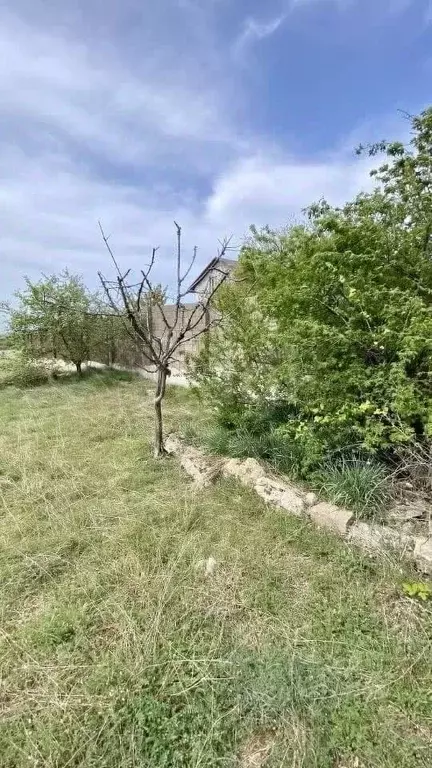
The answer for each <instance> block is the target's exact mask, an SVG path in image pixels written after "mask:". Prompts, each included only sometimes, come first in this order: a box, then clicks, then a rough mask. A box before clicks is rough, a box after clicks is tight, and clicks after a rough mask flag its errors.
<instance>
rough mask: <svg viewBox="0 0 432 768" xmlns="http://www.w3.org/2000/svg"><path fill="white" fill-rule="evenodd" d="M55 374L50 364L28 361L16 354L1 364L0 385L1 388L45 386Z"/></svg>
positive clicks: (40, 361) (41, 361)
mask: <svg viewBox="0 0 432 768" xmlns="http://www.w3.org/2000/svg"><path fill="white" fill-rule="evenodd" d="M54 373H55V371H54V368H53V366H52V364H48V363H45V362H44V361H43V360H28V359H26V358H24V357H22V356H21V355H19V354H17V355H14V356H12V357H10V358H4V359H3V360H2V362H1V374H2V375H1V378H0V384H1V386H3V387H8V386H9V387H18V388H19V389H27V388H28V387H39V386H41V385H42V384H46V383H47V382H48V381H49V380H50V378H52V376H53V374H54Z"/></svg>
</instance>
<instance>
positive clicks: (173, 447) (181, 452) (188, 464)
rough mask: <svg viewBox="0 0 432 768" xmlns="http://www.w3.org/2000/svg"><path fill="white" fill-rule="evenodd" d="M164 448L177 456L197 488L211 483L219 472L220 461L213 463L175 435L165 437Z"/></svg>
mask: <svg viewBox="0 0 432 768" xmlns="http://www.w3.org/2000/svg"><path fill="white" fill-rule="evenodd" d="M165 450H166V451H167V453H170V454H174V455H176V456H178V457H179V459H180V464H181V466H182V467H183V469H184V470H185V472H187V473H188V475H190V477H192V478H193V480H194V481H195V484H196V486H197V487H198V488H206V487H207V486H208V485H211V484H212V483H213V482H214V481H215V479H216V477H217V476H218V475H219V474H220V471H221V463H220V462H216V463H215V461H214V460H212V459H210V458H209V457H208V456H206V455H205V454H204V453H202V452H201V451H199V450H198V449H197V448H193V447H191V446H187V445H185V443H183V441H182V440H180V438H179V437H177V435H169V436H168V437H167V439H166V440H165Z"/></svg>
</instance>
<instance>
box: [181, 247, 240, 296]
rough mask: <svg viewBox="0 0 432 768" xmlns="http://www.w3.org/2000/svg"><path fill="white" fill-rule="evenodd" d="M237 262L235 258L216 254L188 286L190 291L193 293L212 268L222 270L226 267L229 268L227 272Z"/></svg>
mask: <svg viewBox="0 0 432 768" xmlns="http://www.w3.org/2000/svg"><path fill="white" fill-rule="evenodd" d="M234 264H237V262H236V260H235V259H226V258H225V257H222V258H220V257H219V256H216V257H215V258H214V259H212V260H211V261H210V262H209V263H208V264H207V266H206V267H204V269H203V270H202V272H200V274H199V275H198V277H197V278H195V280H194V281H193V283H191V284H190V286H189V288H188V293H193V292H194V291H195V289H196V287H197V286H198V285H199V284H200V282H201V281H202V280H204V278H205V277H206V275H208V273H209V272H211V271H212V269H215V267H217V268H218V269H220V270H221V271H223V270H224V267H226V268H227V272H230V271H231V269H232V268H233V265H234Z"/></svg>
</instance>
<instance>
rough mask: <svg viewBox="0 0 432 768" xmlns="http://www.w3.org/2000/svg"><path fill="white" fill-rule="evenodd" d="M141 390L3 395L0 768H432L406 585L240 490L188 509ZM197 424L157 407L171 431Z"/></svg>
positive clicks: (187, 490)
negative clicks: (212, 563)
mask: <svg viewBox="0 0 432 768" xmlns="http://www.w3.org/2000/svg"><path fill="white" fill-rule="evenodd" d="M147 387H148V385H147V384H145V383H144V382H143V381H142V380H137V379H130V380H127V378H126V379H124V380H123V379H122V377H121V376H120V375H115V376H110V375H109V374H102V373H99V374H95V375H93V376H91V377H89V378H87V379H85V380H84V381H82V382H80V381H77V380H76V379H73V378H71V379H70V380H69V381H62V382H57V383H54V384H50V385H46V386H43V387H39V388H36V389H32V390H27V391H24V390H23V391H21V390H17V389H13V388H7V389H3V390H2V391H0V444H1V451H0V501H1V512H0V546H1V549H0V579H1V582H0V584H1V586H0V590H1V597H0V610H1V628H0V643H1V645H0V664H1V687H0V706H1V718H0V765H1V766H2V768H12V767H14V768H15V767H17V766H20V767H21V766H44V767H45V766H46V767H48V768H54V766H55V767H56V768H66V767H68V768H69V767H72V766H83V767H85V768H120V767H121V768H132V766H134V767H135V766H136V767H138V766H139V767H142V768H144V767H146V768H147V767H148V768H180V766H182V767H183V766H184V767H185V768H186V767H187V768H198V767H201V768H207V767H210V766H225V767H226V768H228V767H229V766H231V767H234V766H238V767H239V768H257V767H258V766H264V765H265V766H273V767H274V766H286V767H287V768H312V767H314V768H395V767H396V766H397V767H398V768H408V767H410V768H411V767H412V768H414V766H416V767H417V766H429V767H430V766H431V765H432V612H431V608H430V606H429V605H428V604H425V605H423V604H420V603H417V602H415V601H412V600H409V599H408V598H406V597H403V596H402V594H401V584H402V582H403V581H404V579H405V578H406V577H407V576H408V577H409V572H408V573H407V572H405V571H404V570H403V569H402V568H401V566H400V565H398V564H397V563H392V562H391V561H390V560H386V561H385V562H384V563H382V564H378V563H376V562H374V561H372V560H369V559H368V558H366V557H363V556H361V555H360V554H359V553H357V552H354V551H351V550H350V549H348V548H347V547H346V546H345V545H344V544H343V543H341V542H339V541H338V540H336V539H335V538H333V537H331V536H326V535H323V534H321V533H318V532H317V531H315V530H314V529H313V528H312V527H311V526H309V525H308V524H307V523H305V522H303V521H300V520H298V519H297V518H294V517H290V516H289V515H286V514H284V513H282V512H279V511H275V510H270V509H266V508H265V506H264V505H263V504H262V503H261V502H260V500H259V499H258V498H256V497H255V496H254V494H253V493H252V492H248V491H247V490H244V489H242V488H240V487H239V486H237V485H236V484H235V483H234V482H228V481H221V482H220V483H218V484H217V485H216V486H215V487H214V488H211V489H209V490H206V491H204V492H200V493H196V492H195V491H194V488H193V487H192V485H191V483H190V481H189V480H188V478H187V477H186V476H185V474H184V473H183V472H182V471H181V469H180V468H179V466H178V465H177V462H176V461H175V460H174V459H167V460H164V461H155V460H153V458H152V457H151V452H150V440H151V435H152V412H151V402H150V392H149V390H148V389H147ZM195 409H196V404H195V403H194V402H193V400H192V399H191V395H190V394H189V393H188V392H186V391H183V390H176V391H170V392H169V393H168V401H167V416H168V421H169V424H170V425H171V426H172V427H178V426H179V424H183V425H185V424H187V423H188V422H189V423H190V422H191V421H192V420H193V419H194V418H195V415H194V414H195ZM209 557H213V558H214V559H215V560H216V563H217V567H216V570H215V572H214V574H213V575H211V576H206V575H205V574H204V572H203V568H202V566H201V565H200V561H203V560H205V559H206V558H209Z"/></svg>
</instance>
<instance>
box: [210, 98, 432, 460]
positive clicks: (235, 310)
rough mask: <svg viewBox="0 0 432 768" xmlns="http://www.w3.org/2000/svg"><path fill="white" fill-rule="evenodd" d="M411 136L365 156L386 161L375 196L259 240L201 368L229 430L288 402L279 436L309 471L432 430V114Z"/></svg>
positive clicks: (243, 259) (415, 122)
mask: <svg viewBox="0 0 432 768" xmlns="http://www.w3.org/2000/svg"><path fill="white" fill-rule="evenodd" d="M411 126H412V139H411V141H410V144H409V145H408V146H407V147H405V146H403V145H402V144H400V143H390V144H387V143H381V144H379V145H375V146H372V147H369V148H368V149H367V150H365V149H364V148H360V150H359V151H369V152H370V154H371V155H375V154H377V153H378V152H380V151H382V152H384V153H385V155H386V162H385V163H384V164H382V165H381V166H380V167H379V168H378V169H377V170H376V171H374V172H373V173H372V176H373V177H374V178H375V180H376V182H377V186H376V189H375V190H374V191H373V192H371V193H369V194H361V195H359V196H358V197H357V198H355V200H353V201H352V202H348V203H347V204H346V205H344V206H342V207H341V208H334V207H332V206H330V205H329V204H328V203H327V202H325V201H321V202H319V203H317V204H315V205H312V206H311V207H310V208H309V209H308V211H307V214H308V221H307V223H306V224H305V225H303V226H296V227H293V228H291V229H289V230H286V231H281V232H272V231H270V230H269V229H264V230H262V231H257V230H255V229H253V230H252V237H251V238H250V240H249V241H248V242H247V243H246V245H245V246H244V248H243V249H242V253H241V255H240V272H239V276H240V277H241V278H242V280H241V282H240V283H236V284H233V285H227V286H225V287H224V290H223V295H222V294H221V296H220V308H221V310H222V312H223V315H224V323H223V325H222V327H221V329H220V330H219V336H218V338H217V339H215V342H214V344H213V345H212V354H211V356H210V358H209V359H208V358H205V357H202V358H201V360H200V361H199V363H198V367H197V371H196V375H197V377H198V379H199V380H200V381H201V383H202V384H203V386H204V389H205V391H207V393H208V394H209V395H210V397H211V398H213V402H215V403H216V405H217V409H218V413H219V416H220V418H222V419H225V420H226V421H227V423H231V426H234V427H237V428H238V427H239V426H241V425H242V424H243V423H244V421H245V419H246V421H248V420H249V422H250V421H251V419H252V420H253V418H254V414H255V416H256V415H257V414H258V413H259V412H260V411H261V410H262V408H263V406H264V405H265V406H267V405H268V402H269V401H272V400H275V399H276V400H282V401H283V402H284V403H285V405H286V408H287V410H286V411H285V417H284V421H283V423H282V424H281V425H279V426H278V430H279V431H280V432H283V433H284V434H285V435H286V438H287V440H291V441H300V442H301V444H302V445H303V447H304V455H305V471H306V469H307V467H309V465H311V464H312V465H313V464H314V462H318V461H319V460H320V458H321V457H322V456H323V454H324V453H325V452H326V451H328V450H334V449H338V448H341V447H344V446H357V447H360V448H361V449H364V450H367V451H372V452H376V451H389V450H393V449H394V448H395V447H397V445H398V444H401V443H407V442H410V441H411V440H413V439H425V438H427V437H428V436H429V434H430V431H431V428H432V411H431V394H432V379H431V374H432V368H431V363H432V310H431V302H432V237H431V234H432V109H428V110H426V111H425V112H423V113H422V114H421V115H420V116H418V117H414V118H412V119H411ZM287 413H289V416H287V415H286V414H287Z"/></svg>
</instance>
